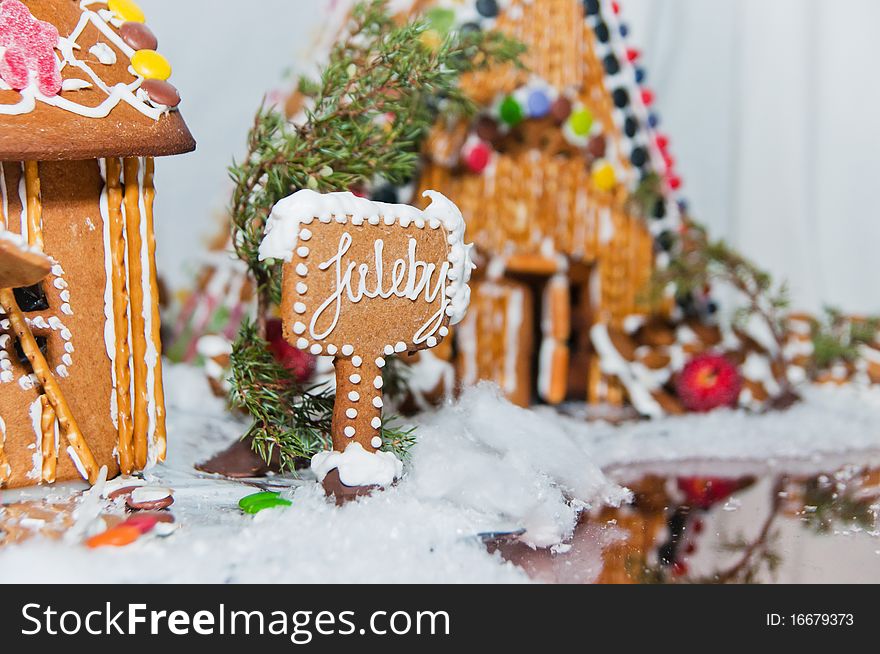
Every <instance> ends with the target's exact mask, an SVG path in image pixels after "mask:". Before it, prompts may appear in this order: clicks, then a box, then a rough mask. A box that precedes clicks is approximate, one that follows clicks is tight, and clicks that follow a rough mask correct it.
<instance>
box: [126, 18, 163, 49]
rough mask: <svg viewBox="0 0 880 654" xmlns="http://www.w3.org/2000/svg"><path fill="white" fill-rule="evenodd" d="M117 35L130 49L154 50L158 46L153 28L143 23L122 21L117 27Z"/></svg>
mask: <svg viewBox="0 0 880 654" xmlns="http://www.w3.org/2000/svg"><path fill="white" fill-rule="evenodd" d="M119 36H121V37H122V40H123V41H125V42H126V44H128V45H129V46H130V47H131V49H132V50H155V49H156V48H158V47H159V40H158V39H157V38H156V35H155V34H153V30H151V29H150V28H149V27H147V26H146V25H144V24H143V23H135V22H132V21H130V22H128V23H123V24H122V27H120V28H119Z"/></svg>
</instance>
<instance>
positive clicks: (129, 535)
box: [86, 524, 141, 549]
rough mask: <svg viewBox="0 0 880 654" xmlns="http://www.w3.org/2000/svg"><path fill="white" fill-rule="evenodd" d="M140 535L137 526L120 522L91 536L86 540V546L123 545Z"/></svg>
mask: <svg viewBox="0 0 880 654" xmlns="http://www.w3.org/2000/svg"><path fill="white" fill-rule="evenodd" d="M140 537H141V530H140V529H138V528H137V527H134V526H131V525H126V524H121V525H117V526H115V527H112V528H110V529H108V530H107V531H105V532H103V533H100V534H98V535H97V536H92V537H91V538H89V539H88V540H87V541H86V547H90V548H91V549H97V548H98V547H125V546H126V545H131V544H132V543H133V542H135V541H136V540H137V539H138V538H140Z"/></svg>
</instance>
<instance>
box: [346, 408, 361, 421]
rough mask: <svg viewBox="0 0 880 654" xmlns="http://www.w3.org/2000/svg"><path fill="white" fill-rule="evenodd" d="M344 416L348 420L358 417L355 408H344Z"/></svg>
mask: <svg viewBox="0 0 880 654" xmlns="http://www.w3.org/2000/svg"><path fill="white" fill-rule="evenodd" d="M345 416H346V417H347V418H348V419H349V420H354V419H355V418H357V417H358V412H357V409H346V410H345Z"/></svg>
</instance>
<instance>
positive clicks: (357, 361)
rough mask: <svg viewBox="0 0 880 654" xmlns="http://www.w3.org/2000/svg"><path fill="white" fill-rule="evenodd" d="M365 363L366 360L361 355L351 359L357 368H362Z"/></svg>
mask: <svg viewBox="0 0 880 654" xmlns="http://www.w3.org/2000/svg"><path fill="white" fill-rule="evenodd" d="M363 363H364V360H363V359H361V358H360V357H359V356H355V357H353V358H352V360H351V365H353V366H354V367H355V368H360V367H361V366H362V365H363Z"/></svg>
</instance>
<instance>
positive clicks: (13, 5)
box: [0, 0, 61, 96]
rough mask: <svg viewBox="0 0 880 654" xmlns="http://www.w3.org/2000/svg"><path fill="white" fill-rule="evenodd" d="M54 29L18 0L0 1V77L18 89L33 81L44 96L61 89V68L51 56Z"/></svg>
mask: <svg viewBox="0 0 880 654" xmlns="http://www.w3.org/2000/svg"><path fill="white" fill-rule="evenodd" d="M56 45H58V30H57V29H56V28H55V26H54V25H52V24H51V23H47V22H45V21H42V20H37V19H36V18H34V17H33V16H32V15H31V12H30V10H29V9H28V8H27V7H26V6H25V5H23V4H22V3H21V2H19V0H2V2H0V48H5V50H6V51H5V52H4V53H3V55H2V56H0V78H2V79H3V81H5V82H6V83H7V84H9V86H11V87H12V88H14V89H16V90H17V91H21V90H22V89H24V88H25V87H27V86H28V84H30V81H31V78H32V77H33V78H35V79H36V81H37V88H38V89H39V91H40V93H42V94H43V95H45V96H53V95H57V94H58V92H59V91H60V90H61V70H60V68H59V66H58V59H57V58H56V56H55V46H56Z"/></svg>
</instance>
